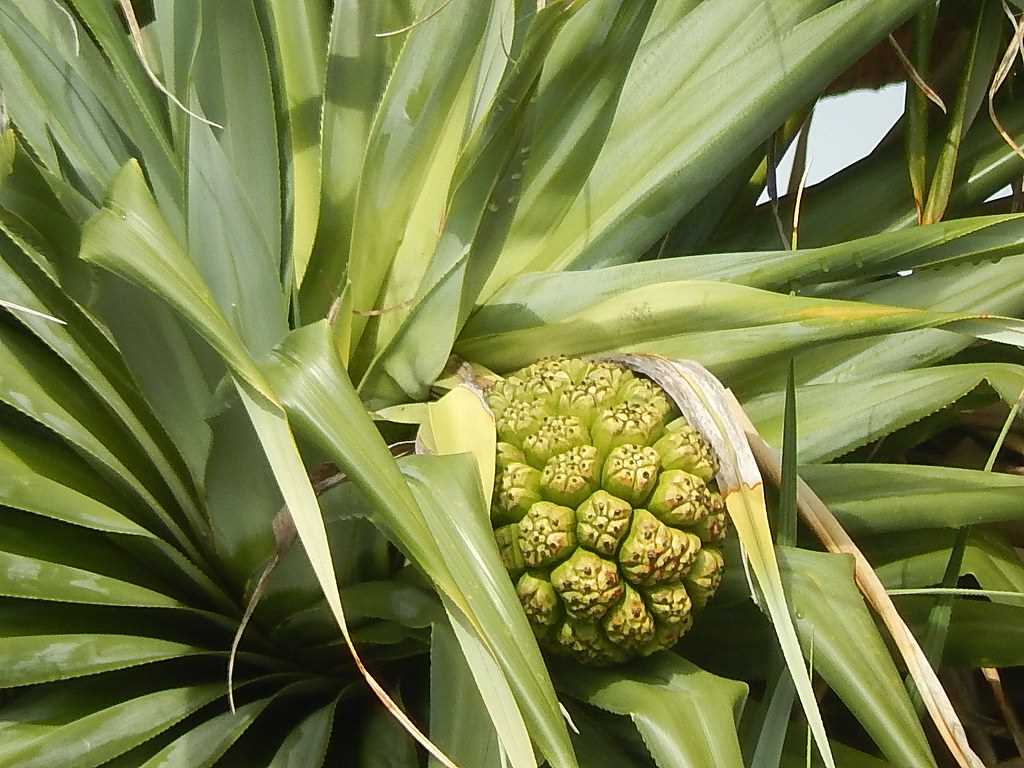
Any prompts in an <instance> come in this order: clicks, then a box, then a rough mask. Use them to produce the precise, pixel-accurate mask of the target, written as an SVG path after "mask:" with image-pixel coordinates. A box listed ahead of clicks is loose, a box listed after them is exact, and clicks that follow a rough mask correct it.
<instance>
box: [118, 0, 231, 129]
mask: <svg viewBox="0 0 1024 768" xmlns="http://www.w3.org/2000/svg"><path fill="white" fill-rule="evenodd" d="M119 4H120V7H121V12H122V13H123V14H124V19H125V21H126V22H127V23H128V31H129V33H130V34H131V38H132V47H134V48H135V53H136V55H137V56H138V57H139V62H140V63H141V64H142V68H143V69H144V70H145V71H146V75H147V76H148V77H149V79H150V81H151V82H152V83H153V85H154V86H155V87H156V89H157V90H158V91H160V93H162V94H163V95H164V96H166V97H167V98H168V99H170V100H171V103H173V104H174V105H175V106H176V107H178V109H180V110H181V111H182V112H184V113H185V114H187V115H188V116H189V117H194V118H195V119H196V120H198V121H199V122H201V123H206V125H209V126H212V127H213V128H220V129H222V130H223V128H224V126H223V125H221V124H220V123H215V122H213V121H212V120H207V119H206V118H205V117H203V116H202V115H197V114H196V113H195V112H193V111H192V110H191V109H189V108H188V107H186V106H185V105H184V104H182V103H181V101H180V100H179V99H178V97H177V96H175V95H174V94H173V93H171V92H170V91H169V90H168V89H167V87H166V86H165V85H164V84H163V83H161V82H160V78H159V77H157V76H156V72H154V71H153V68H152V67H151V66H150V65H149V60H148V59H147V58H146V49H145V47H144V46H143V41H142V29H141V27H139V20H138V19H137V18H136V17H135V9H134V8H132V4H131V0H119Z"/></svg>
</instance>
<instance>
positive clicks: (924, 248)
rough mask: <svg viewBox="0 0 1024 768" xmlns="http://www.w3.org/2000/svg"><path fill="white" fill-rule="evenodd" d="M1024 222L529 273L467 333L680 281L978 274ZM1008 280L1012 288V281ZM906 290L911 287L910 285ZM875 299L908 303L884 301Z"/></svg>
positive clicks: (1023, 230)
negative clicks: (936, 269)
mask: <svg viewBox="0 0 1024 768" xmlns="http://www.w3.org/2000/svg"><path fill="white" fill-rule="evenodd" d="M1022 221H1024V220H1022V219H1021V218H1020V217H1018V216H1007V217H1002V216H991V217H989V216H986V217H979V218H972V219H958V220H954V221H946V222H941V223H938V224H933V225H931V226H928V227H916V228H914V229H908V230H903V231H899V232H890V233H884V234H881V235H876V236H871V237H865V238H861V239H858V240H851V241H849V242H844V243H839V244H837V245H833V246H824V247H821V248H803V249H800V250H797V251H789V250H786V251H756V252H751V253H721V254H717V253H716V254H707V255H701V256H687V257H685V258H671V259H660V260H658V261H648V262H640V263H637V264H627V265H623V266H619V267H609V268H605V269H591V270H585V271H579V272H548V273H536V274H524V275H521V276H519V277H517V278H516V279H514V280H512V281H511V282H509V283H508V285H506V286H505V288H503V289H502V290H501V291H499V292H498V293H497V294H496V295H494V296H493V297H491V298H490V299H489V300H488V301H487V303H485V304H483V305H482V306H480V307H479V308H478V309H477V310H476V312H475V313H474V315H473V316H472V318H471V319H470V320H469V322H468V323H467V325H466V328H465V330H464V332H463V335H464V336H466V337H476V336H485V335H488V334H492V333H500V332H507V331H512V330H517V329H520V328H526V327H529V326H530V325H532V324H534V323H535V322H536V318H537V316H539V317H541V318H543V319H544V320H545V321H546V322H553V321H555V320H560V319H563V318H566V317H570V316H572V315H573V314H575V313H576V312H579V311H581V310H583V309H585V308H586V307H588V306H591V305H593V304H596V303H597V302H599V301H602V300H604V299H607V298H609V297H611V296H615V295H616V294H619V293H622V292H623V291H626V290H629V289H634V288H640V287H643V286H652V285H656V284H658V283H666V282H672V281H677V280H725V281H728V282H731V283H738V284H741V285H748V286H751V287H754V288H766V289H770V290H784V289H785V290H789V289H790V288H799V287H802V286H810V285H813V284H816V283H821V282H826V281H832V280H850V279H858V278H861V279H865V278H870V277H881V276H887V275H892V274H893V273H894V272H897V271H900V270H912V269H919V268H921V267H924V266H930V265H944V266H952V265H955V264H958V263H963V262H970V263H972V268H974V269H978V267H977V266H975V265H974V264H973V263H974V262H980V261H982V260H985V259H992V260H995V259H998V258H1000V257H1004V256H1012V255H1015V254H1016V253H1018V252H1019V249H1020V247H1021V245H1022V244H1024V226H1022ZM987 267H988V265H985V267H982V269H985V268H987ZM945 274H948V273H945ZM1000 282H1001V283H1003V284H1005V279H1003V280H1001V281H1000ZM901 285H902V286H903V287H904V288H905V287H908V286H909V285H910V284H908V283H902V284H901ZM900 295H902V293H901V294H900ZM875 301H876V302H877V303H881V304H884V303H891V304H905V302H902V301H898V300H893V301H889V302H886V301H885V300H883V299H881V298H876V299H875ZM915 306H920V305H915Z"/></svg>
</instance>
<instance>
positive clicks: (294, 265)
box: [265, 0, 329, 289]
mask: <svg viewBox="0 0 1024 768" xmlns="http://www.w3.org/2000/svg"><path fill="white" fill-rule="evenodd" d="M265 5H266V10H267V13H268V15H269V25H268V26H269V28H270V29H269V36H270V39H271V44H272V46H273V50H274V53H275V60H276V64H277V67H278V74H277V80H278V83H277V86H278V88H279V90H280V91H281V94H280V95H279V97H278V112H279V117H278V122H279V124H280V125H281V126H282V127H283V129H284V131H285V135H286V136H287V140H288V144H287V145H286V146H285V147H284V149H285V151H284V152H283V155H282V156H283V158H284V165H285V170H286V173H287V180H288V191H289V193H290V194H289V195H288V198H287V201H286V203H287V205H286V209H285V210H286V231H290V233H291V243H290V245H289V246H288V249H287V260H286V270H285V273H286V276H291V278H292V281H293V284H294V287H296V288H297V287H298V286H299V285H300V284H301V283H302V279H303V277H304V275H305V274H306V267H307V266H308V264H309V257H310V253H311V251H312V249H313V238H314V237H315V236H316V225H317V217H318V215H319V213H320V187H321V184H320V159H321V149H320V136H321V131H320V119H321V113H322V112H323V98H324V77H325V76H326V72H327V67H326V65H325V62H326V60H327V57H326V55H325V54H326V51H327V37H328V23H329V19H328V16H327V10H326V6H325V5H324V4H323V3H320V2H317V0H270V2H268V3H266V4H265ZM292 287H293V286H292V285H288V288H289V289H291V288H292Z"/></svg>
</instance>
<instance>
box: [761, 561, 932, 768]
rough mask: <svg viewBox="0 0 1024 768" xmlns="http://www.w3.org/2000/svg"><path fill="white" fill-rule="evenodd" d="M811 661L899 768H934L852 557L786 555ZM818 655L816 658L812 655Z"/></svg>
mask: <svg viewBox="0 0 1024 768" xmlns="http://www.w3.org/2000/svg"><path fill="white" fill-rule="evenodd" d="M779 565H780V569H781V571H782V576H783V582H784V583H785V584H786V586H787V593H788V595H789V598H790V610H791V612H792V614H793V620H794V622H795V625H796V628H797V631H798V633H799V634H800V638H801V645H802V646H803V649H804V653H805V655H809V654H811V653H813V659H814V672H815V674H818V675H821V677H822V678H823V679H824V680H825V681H826V682H827V683H828V684H829V686H830V687H831V688H832V689H833V690H834V691H835V692H836V694H837V695H838V696H839V697H840V698H841V699H842V700H843V703H844V704H845V705H846V706H847V707H848V708H849V709H850V711H851V712H852V713H853V715H854V716H855V717H856V718H857V719H858V720H859V721H860V723H861V725H862V726H864V728H865V729H866V730H867V732H868V733H869V734H870V735H871V738H872V739H873V740H874V741H875V743H876V744H877V745H878V747H879V748H880V749H881V751H882V753H883V754H884V755H885V756H886V757H887V758H888V759H889V760H890V761H892V762H893V763H894V764H896V765H901V766H907V767H908V768H910V767H911V766H934V765H935V761H934V759H933V757H932V754H931V748H930V747H929V745H928V741H927V739H926V738H925V735H924V731H923V730H922V729H921V725H920V723H919V722H918V720H917V715H916V713H915V712H914V708H913V706H912V705H911V703H910V699H909V697H908V696H907V694H906V691H905V689H904V688H903V684H902V681H901V679H900V676H899V674H898V672H897V671H896V665H895V664H894V663H893V660H892V657H891V656H890V655H889V652H888V650H887V648H886V646H885V643H884V642H883V640H882V638H881V636H880V635H879V633H878V628H877V626H876V625H875V622H874V619H873V618H872V617H871V614H869V613H868V610H867V608H866V607H865V605H864V601H863V599H862V598H861V595H860V592H859V590H858V589H857V587H856V585H855V583H854V580H853V559H852V558H851V557H848V556H846V555H833V554H826V553H817V552H809V551H806V550H800V549H795V548H792V547H782V548H780V549H779ZM812 649H813V651H812Z"/></svg>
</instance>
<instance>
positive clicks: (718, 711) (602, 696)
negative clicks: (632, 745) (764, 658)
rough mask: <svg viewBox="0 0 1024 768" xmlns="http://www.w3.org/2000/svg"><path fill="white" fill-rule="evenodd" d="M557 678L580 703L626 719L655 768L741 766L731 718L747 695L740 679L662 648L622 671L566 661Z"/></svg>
mask: <svg viewBox="0 0 1024 768" xmlns="http://www.w3.org/2000/svg"><path fill="white" fill-rule="evenodd" d="M557 680H558V685H559V687H560V688H562V689H564V690H566V691H567V692H568V693H569V694H571V695H572V696H574V697H575V698H577V699H579V700H580V701H585V702H586V703H588V704H591V705H593V706H596V707H599V708H601V709H604V710H607V711H608V712H614V713H615V714H618V715H626V716H628V717H630V718H631V719H632V720H633V723H634V724H635V725H636V727H637V729H638V730H639V731H640V735H641V736H642V737H643V739H644V744H645V745H646V746H647V749H648V750H649V751H650V753H651V756H652V757H653V758H654V760H655V762H656V763H657V764H658V765H660V766H675V765H680V766H681V765H709V766H710V765H714V766H721V767H722V768H739V766H742V765H743V757H742V755H741V754H740V745H739V742H738V741H737V739H736V721H737V720H738V718H739V714H740V711H741V710H742V708H743V702H744V700H745V699H746V696H747V686H746V684H744V683H740V682H736V681H734V680H726V679H725V678H721V677H716V676H715V675H712V674H710V673H708V672H704V671H703V670H701V669H700V668H698V667H695V666H694V665H693V664H691V663H690V662H688V661H686V660H684V659H682V658H681V657H679V656H676V655H675V654H672V653H667V652H666V653H661V654H658V655H656V656H653V657H651V658H650V659H645V660H643V661H641V662H637V663H635V664H634V665H633V666H631V667H629V668H628V672H626V671H625V670H622V671H616V672H612V671H608V670H602V669H584V668H581V667H576V666H570V665H566V666H564V667H563V668H561V669H560V670H559V672H558V673H557Z"/></svg>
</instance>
